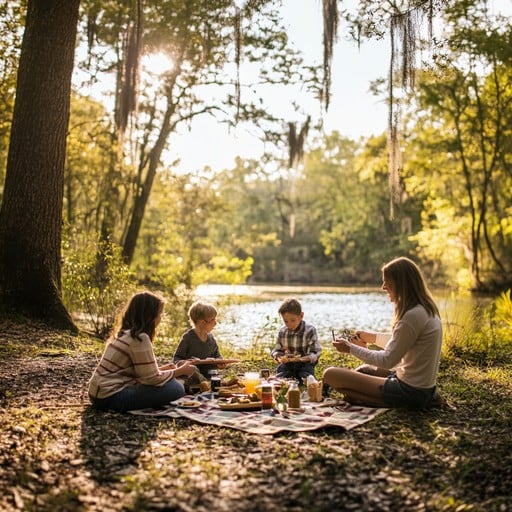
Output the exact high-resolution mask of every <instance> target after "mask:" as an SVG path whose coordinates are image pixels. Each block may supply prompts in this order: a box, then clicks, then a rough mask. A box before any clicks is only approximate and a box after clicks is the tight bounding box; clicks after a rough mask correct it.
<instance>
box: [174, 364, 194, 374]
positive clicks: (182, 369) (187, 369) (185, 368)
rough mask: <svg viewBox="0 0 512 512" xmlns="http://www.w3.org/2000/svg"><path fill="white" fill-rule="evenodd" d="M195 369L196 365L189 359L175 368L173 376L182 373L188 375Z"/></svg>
mask: <svg viewBox="0 0 512 512" xmlns="http://www.w3.org/2000/svg"><path fill="white" fill-rule="evenodd" d="M196 370H197V367H196V366H194V365H193V364H192V363H191V362H190V361H185V362H184V363H183V364H182V365H180V366H178V368H176V370H174V377H181V376H182V375H185V376H186V377H190V376H191V375H192V374H193V373H194V372H195V371H196Z"/></svg>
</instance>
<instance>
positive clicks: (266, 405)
mask: <svg viewBox="0 0 512 512" xmlns="http://www.w3.org/2000/svg"><path fill="white" fill-rule="evenodd" d="M261 408H262V409H272V385H271V384H269V383H268V382H265V381H264V382H262V383H261Z"/></svg>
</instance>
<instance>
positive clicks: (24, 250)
mask: <svg viewBox="0 0 512 512" xmlns="http://www.w3.org/2000/svg"><path fill="white" fill-rule="evenodd" d="M79 4H80V0H45V1H44V2H43V1H39V0H29V1H28V6H27V17H26V26H25V32H24V36H23V44H22V48H21V55H20V63H19V69H18V81H17V87H16V102H15V105H14V114H13V121H12V128H11V139H10V146H9V154H8V159H7V173H6V179H5V189H4V197H3V202H2V206H1V209H0V302H1V304H2V305H3V306H4V308H5V310H6V311H12V310H14V311H16V312H19V313H22V314H25V315H27V316H28V317H30V318H34V319H39V320H43V321H44V322H46V323H47V324H48V325H51V326H53V327H57V328H62V329H70V330H73V331H76V326H75V325H74V323H73V321H72V319H71V317H70V315H69V313H68V312H67V311H66V308H65V307H64V305H63V302H62V296H61V237H62V207H63V206H62V200H63V194H64V161H65V154H66V135H67V129H68V121H69V103H70V90H71V74H72V71H73V59H74V51H75V38H76V30H77V21H78V8H79Z"/></svg>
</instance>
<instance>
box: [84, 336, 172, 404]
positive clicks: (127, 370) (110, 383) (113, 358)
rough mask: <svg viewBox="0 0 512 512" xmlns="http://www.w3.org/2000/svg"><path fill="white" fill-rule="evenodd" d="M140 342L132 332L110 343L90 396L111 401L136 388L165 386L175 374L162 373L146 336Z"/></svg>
mask: <svg viewBox="0 0 512 512" xmlns="http://www.w3.org/2000/svg"><path fill="white" fill-rule="evenodd" d="M139 336H140V339H137V338H132V337H131V336H130V333H129V332H128V331H125V332H124V333H123V334H122V335H121V336H120V337H118V338H115V339H113V340H111V341H109V342H108V344H107V346H106V347H105V351H104V352H103V355H102V356H101V360H100V362H99V363H98V366H97V367H96V369H95V370H94V373H93V375H92V377H91V379H90V380H89V395H90V396H92V397H94V398H107V397H109V396H111V395H113V394H115V393H117V392H118V391H121V390H122V389H124V388H126V387H127V386H132V385H134V384H146V385H149V386H163V385H164V384H165V383H166V382H167V381H169V380H170V379H172V378H173V376H174V370H165V371H162V370H159V369H158V364H157V362H156V358H155V354H154V352H153V344H152V342H151V339H150V338H149V336H148V335H147V334H145V333H142V334H140V335H139Z"/></svg>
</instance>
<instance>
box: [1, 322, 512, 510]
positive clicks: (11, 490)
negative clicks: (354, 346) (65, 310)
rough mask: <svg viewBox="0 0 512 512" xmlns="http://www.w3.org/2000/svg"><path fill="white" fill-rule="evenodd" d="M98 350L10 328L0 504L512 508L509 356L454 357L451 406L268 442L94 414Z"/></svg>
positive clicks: (448, 365)
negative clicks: (483, 360)
mask: <svg viewBox="0 0 512 512" xmlns="http://www.w3.org/2000/svg"><path fill="white" fill-rule="evenodd" d="M98 347H99V345H98V343H97V341H94V340H92V339H91V340H90V343H89V342H88V341H87V339H84V338H81V339H80V340H79V341H77V340H76V339H75V338H73V337H71V336H68V335H66V334H63V333H61V332H49V331H43V330H41V329H40V327H39V326H37V325H26V324H25V325H22V326H20V325H17V324H14V323H8V322H5V321H4V322H0V361H1V366H0V368H1V369H0V421H1V426H2V428H1V431H0V510H2V511H5V512H8V511H14V510H26V511H51V512H55V511H57V512H60V511H98V512H99V511H101V512H108V511H149V510H154V511H158V510H160V511H185V512H188V511H194V512H203V511H205V512H206V511H208V512H215V511H233V512H244V511H283V510H290V511H306V510H307V511H312V512H314V511H345V510H357V511H372V512H375V511H394V512H396V511H417V510H425V511H437V510H439V511H440V510H443V511H446V510H454V511H486V512H489V511H503V512H504V511H507V510H511V508H510V507H511V502H510V495H511V489H512V436H511V431H512V430H511V427H512V368H511V364H510V359H508V360H506V359H505V360H503V361H501V362H500V361H496V362H494V363H493V365H492V366H486V365H481V364H478V363H477V362H469V361H463V360H461V359H456V358H451V359H450V360H448V361H444V362H443V364H442V368H441V375H440V391H441V393H442V395H443V396H444V397H445V399H446V403H445V404H444V405H443V406H441V407H439V408H434V409H430V410H427V411H423V412H411V411H388V412H386V413H385V414H382V415H380V416H378V417H377V418H376V419H374V420H372V421H370V422H368V423H366V424H363V425H361V426H359V427H357V428H355V429H353V430H350V431H343V430H342V429H338V428H329V429H323V430H317V431H313V432H307V433H299V434H297V433H281V434H276V435H272V436H270V435H269V436H258V435H252V434H246V433H243V432H240V431H237V430H232V429H226V428H220V427H213V426H205V425H200V424H197V423H193V422H191V421H189V420H185V419H169V418H167V419H161V418H160V419H158V418H151V417H147V418H146V417H140V416H132V415H130V414H125V415H123V414H113V413H102V412H96V411H94V410H92V409H91V408H90V406H89V403H88V400H87V397H86V396H85V394H84V391H85V388H86V383H87V380H88V379H89V377H90V375H91V373H92V371H93V368H94V367H95V365H96V363H97V359H98V357H99V355H100V354H101V350H100V349H98Z"/></svg>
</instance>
